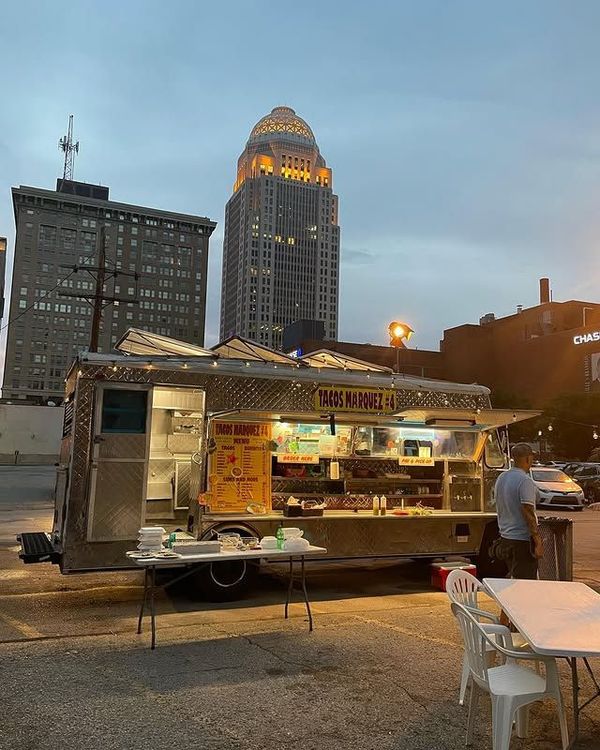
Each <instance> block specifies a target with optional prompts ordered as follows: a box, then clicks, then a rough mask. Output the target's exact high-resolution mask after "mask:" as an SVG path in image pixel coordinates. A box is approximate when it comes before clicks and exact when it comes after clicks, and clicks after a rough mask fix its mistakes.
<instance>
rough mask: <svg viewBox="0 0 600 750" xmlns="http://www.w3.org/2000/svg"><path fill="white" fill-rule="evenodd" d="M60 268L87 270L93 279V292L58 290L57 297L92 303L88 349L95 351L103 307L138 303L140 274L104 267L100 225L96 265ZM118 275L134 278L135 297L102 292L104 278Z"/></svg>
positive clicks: (103, 244)
mask: <svg viewBox="0 0 600 750" xmlns="http://www.w3.org/2000/svg"><path fill="white" fill-rule="evenodd" d="M61 268H68V269H70V270H72V271H75V272H76V273H77V272H78V271H87V272H88V273H89V275H90V276H91V277H92V278H93V279H95V281H96V286H95V291H94V294H85V293H84V292H83V293H78V292H58V296H59V297H69V298H71V299H73V298H75V299H83V300H85V301H86V302H87V303H88V304H90V305H92V307H93V313H92V328H91V331H90V343H89V351H90V352H97V351H98V346H99V342H100V326H101V323H102V312H103V310H104V308H105V307H107V306H108V305H112V304H113V302H123V303H127V304H129V305H139V300H138V299H137V292H138V290H137V282H138V279H139V277H140V274H139V273H137V272H134V271H121V270H120V269H117V268H115V269H107V267H106V227H104V226H102V227H100V233H99V236H98V265H97V266H88V265H87V264H83V265H75V266H68V265H67V266H65V265H63V266H61ZM119 276H127V277H130V278H133V279H135V282H136V284H135V298H134V299H131V298H129V297H115V296H112V295H107V294H105V293H104V284H105V282H106V279H107V278H109V279H111V278H114V279H117V278H118V277H119Z"/></svg>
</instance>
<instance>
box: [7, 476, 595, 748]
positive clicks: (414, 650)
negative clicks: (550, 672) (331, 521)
mask: <svg viewBox="0 0 600 750" xmlns="http://www.w3.org/2000/svg"><path fill="white" fill-rule="evenodd" d="M51 485H52V472H51V470H49V469H47V468H45V467H43V468H39V469H32V468H28V467H19V468H18V469H12V468H0V659H1V660H2V662H3V665H4V670H3V675H4V678H3V680H1V681H0V705H1V706H2V709H3V710H2V712H1V714H0V749H1V750H4V748H6V749H7V750H8V748H10V749H11V750H12V749H13V748H21V749H23V750H46V749H47V748H49V747H60V748H64V749H65V750H71V749H73V750H75V748H77V750H80V749H81V748H85V749H86V750H96V749H98V750H100V749H101V748H102V749H103V750H112V749H113V748H114V749H115V750H116V749H117V748H119V749H125V748H126V749H127V750H143V749H146V748H148V749H151V750H163V748H164V750H167V748H168V749H169V750H172V748H174V747H175V748H196V747H202V748H207V749H208V750H211V749H213V748H214V749H215V750H226V749H227V750H229V749H231V750H237V749H238V748H239V749H242V748H244V749H245V748H266V749H267V750H270V749H271V748H273V749H275V748H286V749H287V748H290V750H291V749H292V748H294V749H295V748H298V749H300V748H303V749H306V750H312V749H313V748H314V750H317V749H321V748H323V749H324V750H329V748H331V749H332V750H333V748H341V747H346V746H350V747H361V748H366V749H369V748H378V749H381V750H387V749H388V748H389V749H390V750H391V749H392V748H393V749H394V750H420V749H423V750H438V749H439V750H456V748H460V747H462V746H463V745H464V730H465V722H466V709H463V708H461V707H459V706H458V705H457V694H458V683H459V676H460V665H461V660H462V648H461V645H460V641H459V635H458V631H457V628H456V626H455V623H454V621H453V618H452V617H451V614H450V611H449V607H448V602H447V598H446V595H445V594H443V593H441V592H438V591H435V590H434V589H432V588H431V586H430V585H429V580H428V571H427V569H426V568H425V566H423V565H418V564H414V563H402V564H386V565H370V566H368V567H366V568H364V567H363V568H360V567H357V566H353V567H349V566H338V567H332V566H329V567H328V568H326V569H323V568H318V569H314V568H311V569H310V574H309V586H310V591H311V599H312V601H313V611H314V615H315V630H314V632H313V633H309V632H308V629H307V624H306V621H305V613H304V609H303V606H302V605H301V604H300V603H298V604H296V605H294V606H293V607H292V612H291V614H292V618H291V619H290V620H287V621H285V620H284V619H283V605H282V601H283V599H284V597H285V580H284V578H283V577H281V576H279V574H277V573H276V572H272V573H271V574H266V575H262V576H261V579H260V583H259V586H258V588H257V590H256V591H255V592H254V593H253V595H252V596H250V597H248V598H247V599H245V600H243V601H240V602H236V603H234V604H221V605H215V604H208V603H206V602H201V601H197V600H196V599H194V598H193V596H191V595H190V594H189V592H188V593H187V594H186V593H185V592H177V593H173V592H171V591H169V592H168V593H164V592H161V593H160V595H159V597H158V602H157V609H158V647H157V649H156V650H155V651H154V652H152V651H150V649H149V647H148V646H149V634H148V632H147V630H148V628H147V627H146V632H144V633H142V635H140V636H138V635H136V634H135V628H136V618H137V612H138V607H139V601H140V596H141V583H142V574H141V573H140V572H137V571H134V572H121V573H93V574H87V575H77V576H68V577H67V576H61V574H60V571H59V570H58V568H57V567H56V566H51V565H30V566H25V565H23V564H22V563H21V562H20V561H19V560H18V557H17V547H18V545H17V543H16V542H15V534H16V533H18V532H19V531H29V530H37V529H46V528H49V525H50V523H51V516H52V507H51V503H50V499H49V498H50V493H51ZM556 515H558V514H556ZM560 515H563V514H560ZM570 517H572V518H573V520H574V524H575V526H574V537H575V571H576V577H577V578H579V579H580V580H584V581H585V582H587V583H590V584H591V585H592V586H594V587H595V588H597V589H599V590H600V571H599V568H600V564H599V560H598V542H597V540H598V538H600V537H599V534H600V513H594V512H592V511H588V510H586V511H584V512H582V513H574V514H571V515H570ZM485 604H486V606H488V607H490V608H493V607H492V604H491V603H490V602H489V601H486V602H485ZM598 667H599V668H600V664H599V665H598ZM560 670H561V675H562V680H563V690H564V695H565V699H566V702H567V704H568V705H570V693H569V682H568V673H567V669H566V665H564V664H563V665H561V666H560ZM588 689H589V686H588V684H587V683H584V691H588ZM598 737H600V703H597V704H595V705H593V706H591V707H590V708H589V709H588V710H586V711H585V712H584V714H583V720H582V731H581V742H580V744H579V746H578V747H580V748H582V749H584V750H598V748H599V747H600V740H599V739H598ZM474 747H475V748H490V747H491V736H490V714H489V706H487V705H485V704H484V707H483V710H482V715H481V721H480V723H479V730H478V734H477V737H476V741H475V745H474ZM559 747H560V740H559V732H558V724H557V721H556V716H555V714H554V713H553V708H552V705H551V704H550V703H545V704H542V705H540V704H537V705H536V706H535V707H534V708H533V710H532V724H531V733H530V737H529V739H527V740H518V739H514V740H513V745H511V748H518V749H519V750H530V749H531V750H533V748H535V749H536V750H550V748H559Z"/></svg>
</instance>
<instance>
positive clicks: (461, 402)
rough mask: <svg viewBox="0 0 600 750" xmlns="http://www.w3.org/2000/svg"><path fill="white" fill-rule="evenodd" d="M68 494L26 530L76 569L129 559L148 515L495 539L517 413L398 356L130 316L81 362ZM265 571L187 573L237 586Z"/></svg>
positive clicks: (26, 553)
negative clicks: (494, 500) (193, 335)
mask: <svg viewBox="0 0 600 750" xmlns="http://www.w3.org/2000/svg"><path fill="white" fill-rule="evenodd" d="M64 410H65V416H64V429H63V438H62V444H61V452H60V461H59V466H58V469H57V482H56V491H55V510H54V520H53V525H52V529H51V530H48V532H47V533H27V532H24V533H23V534H21V536H20V540H21V552H20V555H21V557H22V559H23V560H24V561H25V562H39V561H51V562H55V563H58V564H59V565H60V569H61V571H62V572H63V573H74V572H83V571H92V570H108V569H117V568H126V567H130V566H131V563H130V562H129V561H128V560H127V558H126V555H125V553H126V552H127V551H128V550H131V549H133V548H135V546H136V544H137V542H136V538H137V534H138V529H139V528H140V527H142V526H147V525H156V526H162V527H164V529H165V530H166V531H167V533H169V532H172V531H177V532H178V533H179V534H183V535H185V536H186V537H192V538H193V539H198V540H209V539H212V538H214V537H215V536H216V535H217V534H223V533H238V534H240V536H241V537H250V538H258V539H260V538H262V537H263V536H266V535H276V533H277V529H278V528H280V527H281V526H295V527H299V528H301V529H302V530H303V532H304V535H305V537H306V538H307V539H309V540H310V542H311V543H312V544H315V545H318V546H322V547H325V548H327V550H328V551H327V558H328V559H331V560H333V559H335V560H349V559H356V560H358V559H370V558H382V557H421V558H434V557H438V556H439V557H444V556H463V557H467V558H475V557H477V556H478V555H479V554H480V549H481V548H482V540H483V539H484V537H485V536H486V533H487V532H486V529H488V527H489V525H490V524H493V523H494V519H495V513H494V512H493V506H492V504H491V497H490V496H491V488H492V485H493V481H494V479H495V476H496V475H497V471H498V470H499V469H502V468H504V467H505V466H506V465H507V458H506V457H507V450H508V442H507V437H506V430H505V429H504V428H505V427H506V425H508V424H511V423H513V422H515V421H517V420H521V419H526V418H529V417H531V416H534V415H535V414H536V412H527V411H510V410H503V409H502V410H499V409H492V408H491V407H490V393H489V390H488V389H487V388H485V387H484V386H481V385H463V384H457V383H449V382H443V381H437V380H430V379H427V378H419V377H414V376H409V375H404V374H398V373H394V372H392V371H391V370H390V369H388V368H385V367H381V366H378V365H375V364H371V363H368V362H362V361H360V360H357V359H353V358H349V357H344V356H341V355H340V354H338V353H335V352H330V351H327V350H321V351H319V352H313V353H312V354H310V355H307V356H305V357H300V358H293V357H289V356H286V355H285V354H283V353H281V352H275V351H272V350H270V349H268V348H266V347H263V346H261V345H259V344H255V343H253V342H249V341H245V340H244V339H241V338H237V337H236V338H233V339H230V340H228V341H226V342H224V343H222V344H219V345H217V346H216V347H214V348H213V349H203V348H201V347H197V346H193V345H190V344H187V343H184V342H179V341H174V340H172V339H168V338H166V337H164V336H159V335H156V334H149V333H147V332H145V331H140V330H137V329H130V330H129V331H128V332H127V333H126V334H125V335H124V336H123V338H122V339H121V340H120V342H119V343H118V344H117V347H116V351H115V352H114V353H110V354H104V353H86V354H82V355H81V356H80V357H79V358H78V359H77V360H76V361H75V363H74V364H73V366H72V368H71V370H70V371H69V373H68V375H67V378H66V397H65V405H64ZM253 572H254V569H253V568H251V567H250V565H247V564H246V563H245V562H241V563H233V562H232V563H230V564H224V563H219V564H213V565H208V566H203V567H202V569H199V570H198V573H197V575H193V576H190V577H188V581H189V585H197V586H199V587H200V588H201V589H202V590H203V591H204V592H205V593H206V594H207V595H210V596H212V597H215V598H224V599H225V598H235V597H237V596H239V595H240V593H241V592H242V591H243V590H244V589H245V588H246V587H247V586H248V585H249V583H250V581H251V579H252V575H253Z"/></svg>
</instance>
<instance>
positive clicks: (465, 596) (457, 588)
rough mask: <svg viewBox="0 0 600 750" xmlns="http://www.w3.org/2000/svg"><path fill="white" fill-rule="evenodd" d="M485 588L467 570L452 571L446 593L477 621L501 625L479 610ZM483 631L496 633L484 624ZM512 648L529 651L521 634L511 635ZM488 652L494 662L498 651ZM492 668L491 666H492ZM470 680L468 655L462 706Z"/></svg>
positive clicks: (462, 689) (464, 668) (463, 673)
mask: <svg viewBox="0 0 600 750" xmlns="http://www.w3.org/2000/svg"><path fill="white" fill-rule="evenodd" d="M482 588H483V586H482V584H481V583H480V582H479V581H478V580H477V578H475V576H473V575H471V574H470V573H468V572H467V571H466V570H460V568H457V569H456V570H452V571H451V572H450V573H449V575H448V578H446V593H447V594H448V597H449V599H450V601H451V602H455V603H456V604H461V605H462V606H463V607H466V608H467V609H468V610H469V612H471V613H472V614H473V616H474V617H476V618H477V620H482V619H485V620H489V621H490V623H491V625H492V626H494V625H499V624H500V620H499V619H498V618H497V617H496V615H494V614H492V613H491V612H487V611H486V610H484V609H480V608H479V601H478V593H479V591H480V590H481V589H482ZM482 626H483V629H484V630H487V631H489V632H492V633H493V632H494V631H493V629H492V630H491V631H490V625H488V624H487V623H485V624H484V623H482ZM507 645H508V646H510V647H511V648H517V649H528V646H527V641H526V640H525V639H524V638H523V636H522V635H521V634H520V633H512V634H511V643H508V644H507ZM486 650H487V652H488V656H489V657H490V658H489V661H490V662H491V663H493V662H494V660H495V658H496V650H495V649H494V648H493V646H490V645H488V646H487V648H486ZM490 666H491V664H490ZM469 680H470V670H469V662H468V659H467V654H466V652H465V655H464V657H463V665H462V673H461V678H460V692H459V696H458V702H459V704H460V705H461V706H462V705H463V704H464V702H465V695H466V692H467V687H468V685H469Z"/></svg>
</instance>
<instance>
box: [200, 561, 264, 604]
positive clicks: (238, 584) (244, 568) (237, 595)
mask: <svg viewBox="0 0 600 750" xmlns="http://www.w3.org/2000/svg"><path fill="white" fill-rule="evenodd" d="M256 575H257V566H256V564H253V563H252V562H251V561H250V560H232V561H231V562H219V563H209V564H208V565H205V566H203V567H202V568H200V569H199V570H198V571H197V572H196V573H194V574H193V575H192V576H191V580H192V586H193V587H194V588H196V590H198V591H199V592H200V593H201V595H202V597H203V598H204V599H207V600H208V601H210V602H232V601H235V600H236V599H241V598H242V597H243V596H244V595H245V594H246V592H247V591H248V590H249V589H250V588H251V587H252V585H253V584H254V581H255V579H256Z"/></svg>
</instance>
